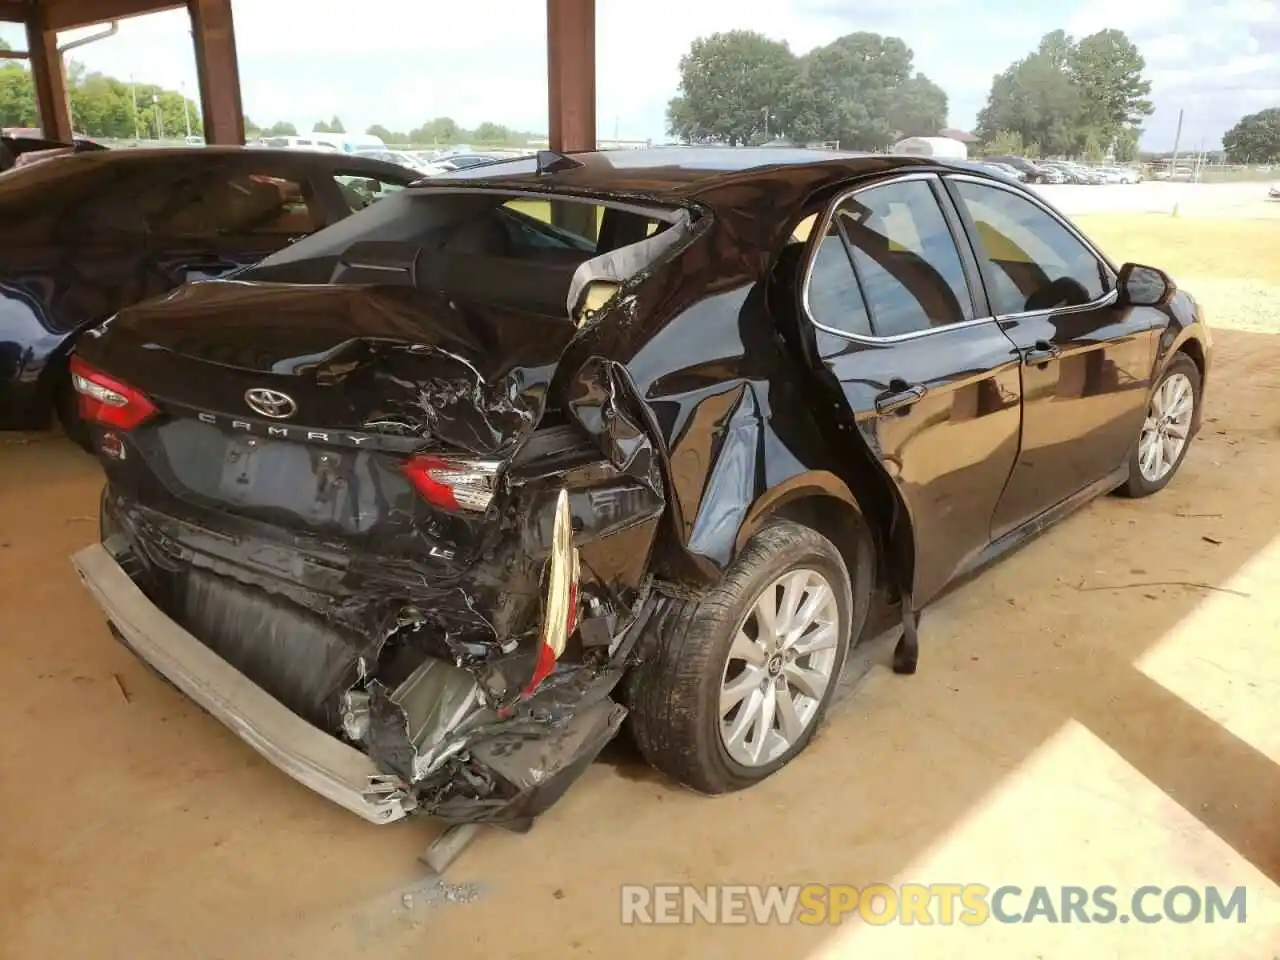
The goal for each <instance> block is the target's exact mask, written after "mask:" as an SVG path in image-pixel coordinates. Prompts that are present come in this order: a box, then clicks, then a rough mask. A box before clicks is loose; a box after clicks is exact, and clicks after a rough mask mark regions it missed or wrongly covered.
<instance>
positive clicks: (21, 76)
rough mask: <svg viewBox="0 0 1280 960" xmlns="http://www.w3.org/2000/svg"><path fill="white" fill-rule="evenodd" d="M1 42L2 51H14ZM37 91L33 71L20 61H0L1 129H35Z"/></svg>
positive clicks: (36, 120) (0, 48)
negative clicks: (32, 75)
mask: <svg viewBox="0 0 1280 960" xmlns="http://www.w3.org/2000/svg"><path fill="white" fill-rule="evenodd" d="M12 49H13V48H12V47H11V46H9V44H8V43H6V42H5V41H4V40H0V50H12ZM37 122H38V118H37V115H36V91H35V87H34V85H33V84H32V82H31V71H30V70H28V69H27V65H26V64H25V63H23V62H22V61H20V60H0V127H34V126H35V125H36V124H37Z"/></svg>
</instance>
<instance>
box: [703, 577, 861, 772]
mask: <svg viewBox="0 0 1280 960" xmlns="http://www.w3.org/2000/svg"><path fill="white" fill-rule="evenodd" d="M839 630H840V608H839V605H838V604H837V603H836V595H835V591H834V590H833V589H832V587H831V584H830V583H829V582H828V581H827V578H826V577H825V576H823V575H822V574H821V573H819V572H818V571H816V570H812V569H804V568H802V569H797V570H791V571H789V572H787V573H785V574H783V575H782V576H781V577H778V578H777V579H776V580H774V581H773V582H772V583H771V584H769V586H768V587H766V588H765V589H764V590H763V591H761V593H760V595H759V596H758V597H757V598H756V601H755V603H754V604H753V605H752V606H751V608H750V610H749V612H748V613H747V616H746V618H745V619H744V620H743V622H742V623H741V624H740V625H739V627H738V631H737V633H736V634H735V636H734V639H733V645H732V646H731V647H730V649H729V656H728V659H727V662H726V663H725V668H724V675H723V677H722V680H721V686H720V705H719V714H720V738H721V742H722V743H723V744H724V746H725V749H726V751H728V754H729V756H730V757H731V758H732V759H733V760H734V761H736V762H737V763H739V764H741V765H742V766H744V767H759V766H764V765H765V764H769V763H772V762H773V761H774V760H776V759H778V758H779V757H781V756H782V755H783V754H784V753H786V752H787V751H788V750H789V749H791V747H792V746H794V745H795V744H796V743H797V742H799V740H800V739H801V737H802V736H803V735H804V733H805V731H806V730H808V728H809V726H810V725H811V724H812V723H813V720H814V717H816V716H817V713H818V709H819V707H820V706H821V705H822V701H823V698H824V696H825V695H826V693H827V690H828V687H829V686H830V685H831V683H832V682H833V681H834V673H835V668H836V659H837V654H838V651H839V639H840V638H839Z"/></svg>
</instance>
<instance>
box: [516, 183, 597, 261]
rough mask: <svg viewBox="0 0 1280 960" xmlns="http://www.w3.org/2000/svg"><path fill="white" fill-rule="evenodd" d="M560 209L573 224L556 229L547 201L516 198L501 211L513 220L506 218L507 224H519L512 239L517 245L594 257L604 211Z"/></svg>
mask: <svg viewBox="0 0 1280 960" xmlns="http://www.w3.org/2000/svg"><path fill="white" fill-rule="evenodd" d="M564 208H565V209H566V210H567V211H568V212H569V219H570V221H571V222H572V223H573V224H574V226H573V227H572V228H570V227H568V226H557V225H556V224H555V223H554V219H555V218H554V215H553V211H552V208H551V201H549V200H532V199H529V198H526V197H519V198H516V199H514V200H508V201H507V202H506V203H505V204H503V209H504V210H506V211H509V212H510V213H512V214H515V216H508V217H507V218H506V222H507V223H508V224H512V225H515V224H519V225H520V227H521V228H522V229H521V230H520V232H519V236H518V237H517V238H514V239H515V242H516V243H517V245H520V246H526V245H527V246H533V247H558V248H560V249H568V250H585V251H589V252H592V253H594V252H595V250H596V245H597V243H598V241H599V239H600V227H601V221H602V219H603V217H604V207H601V206H596V205H589V204H581V203H574V204H570V203H566V204H564Z"/></svg>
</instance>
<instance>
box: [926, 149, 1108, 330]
mask: <svg viewBox="0 0 1280 960" xmlns="http://www.w3.org/2000/svg"><path fill="white" fill-rule="evenodd" d="M941 179H942V180H943V182H944V183H947V182H949V181H957V180H958V181H964V182H966V183H976V184H977V185H978V186H981V187H991V188H993V189H995V190H1003V191H1004V192H1005V193H1011V194H1013V195H1014V196H1016V197H1022V198H1023V199H1024V200H1027V201H1029V202H1030V203H1031V204H1032V205H1033V206H1035V207H1039V208H1040V210H1041V211H1042V212H1043V213H1045V214H1047V215H1048V216H1049V218H1050V219H1051V220H1054V221H1056V222H1057V223H1058V224H1060V225H1061V226H1062V227H1064V228H1065V229H1066V231H1067V232H1068V233H1069V234H1070V235H1071V236H1073V237H1075V239H1076V240H1078V241H1079V242H1080V243H1081V244H1082V245H1083V246H1084V248H1085V249H1086V250H1088V251H1089V253H1090V254H1092V255H1093V257H1094V258H1095V259H1096V260H1097V261H1098V262H1099V263H1101V264H1102V265H1103V266H1104V267H1106V268H1107V269H1108V270H1109V271H1110V272H1111V289H1110V290H1104V291H1103V293H1102V296H1100V297H1098V298H1096V299H1094V300H1090V301H1089V302H1088V303H1079V304H1075V305H1074V306H1070V307H1048V308H1046V309H1044V310H1023V311H1021V312H1019V313H995V312H994V304H991V306H992V308H993V316H994V317H995V319H996V320H998V321H999V322H1000V324H1001V325H1004V324H1007V323H1009V322H1011V321H1017V320H1028V319H1033V318H1036V317H1047V316H1050V315H1054V316H1056V315H1059V314H1071V313H1083V312H1085V311H1087V310H1098V309H1100V308H1102V307H1106V306H1110V305H1111V304H1112V303H1114V302H1115V300H1116V297H1117V296H1118V295H1119V291H1118V290H1117V288H1116V279H1117V278H1118V276H1119V273H1120V271H1119V270H1117V269H1116V265H1115V264H1114V263H1112V262H1111V260H1110V258H1109V257H1107V255H1106V254H1104V253H1103V252H1102V251H1101V250H1099V249H1098V248H1097V247H1096V246H1094V245H1093V243H1092V242H1090V240H1089V238H1088V237H1086V236H1085V235H1084V234H1083V233H1081V232H1080V230H1079V229H1077V227H1076V226H1075V225H1074V224H1072V223H1071V222H1070V221H1069V220H1068V219H1067V218H1066V217H1064V216H1062V215H1061V214H1060V213H1058V211H1056V210H1054V209H1053V207H1051V206H1049V204H1048V203H1047V202H1045V201H1044V200H1043V199H1041V198H1040V197H1039V196H1037V195H1036V194H1035V193H1033V192H1032V191H1030V190H1027V189H1025V188H1023V187H1020V186H1017V185H1015V184H1011V183H1001V182H1000V181H998V180H994V179H992V180H988V179H986V178H984V177H977V176H974V175H973V174H968V173H948V174H944V175H943V176H942V178H941ZM947 192H948V194H949V195H951V197H952V203H953V204H954V205H955V207H956V212H957V213H958V214H959V216H960V219H961V222H962V223H963V224H964V228H965V233H966V234H968V236H969V242H970V244H971V245H973V247H974V255H975V256H976V257H977V258H978V270H979V271H980V272H981V274H982V283H983V286H989V285H990V283H991V281H990V279H989V278H988V271H990V269H991V265H990V263H988V262H987V259H986V256H985V255H982V256H979V254H980V253H981V247H980V246H979V245H978V244H979V240H978V235H977V227H976V225H975V224H974V222H973V218H972V217H971V216H970V215H969V208H968V207H966V206H965V204H964V198H963V197H961V196H960V195H959V194H958V193H956V192H953V191H952V190H950V189H948V191H947ZM988 299H990V294H988Z"/></svg>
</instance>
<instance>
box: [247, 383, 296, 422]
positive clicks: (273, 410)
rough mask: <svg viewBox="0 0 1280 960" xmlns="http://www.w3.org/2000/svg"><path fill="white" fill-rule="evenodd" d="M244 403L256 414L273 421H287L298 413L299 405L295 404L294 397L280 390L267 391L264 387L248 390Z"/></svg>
mask: <svg viewBox="0 0 1280 960" xmlns="http://www.w3.org/2000/svg"><path fill="white" fill-rule="evenodd" d="M244 402H245V403H247V404H248V405H249V409H250V410H252V411H253V412H254V413H260V414H262V415H263V416H264V417H270V418H271V419H272V420H287V419H289V417H292V416H293V415H294V414H295V413H297V412H298V405H297V404H296V403H294V402H293V397H291V396H289V395H288V394H287V393H281V392H280V391H278V390H267V389H264V388H262V387H254V388H253V389H252V390H246V391H245V394H244Z"/></svg>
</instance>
